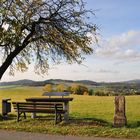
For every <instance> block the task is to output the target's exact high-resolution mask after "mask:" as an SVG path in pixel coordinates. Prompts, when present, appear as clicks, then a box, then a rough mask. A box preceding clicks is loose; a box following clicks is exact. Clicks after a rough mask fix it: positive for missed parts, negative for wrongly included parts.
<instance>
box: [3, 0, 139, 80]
mask: <svg viewBox="0 0 140 140" xmlns="http://www.w3.org/2000/svg"><path fill="white" fill-rule="evenodd" d="M86 3H87V4H86V7H87V8H88V9H93V10H95V14H96V17H95V18H93V19H90V20H91V21H92V22H93V23H96V24H97V25H98V26H99V28H100V31H99V33H100V35H99V36H98V39H99V47H97V48H96V49H95V50H94V54H92V55H91V56H86V60H85V61H84V62H83V64H82V65H77V64H73V65H68V64H66V63H62V64H60V65H50V70H49V71H48V74H47V75H44V76H43V77H42V76H38V75H35V74H34V72H33V68H32V66H30V68H29V70H28V72H25V73H19V72H16V74H15V76H14V77H12V76H9V75H8V72H7V73H5V75H4V76H3V78H2V80H1V81H15V80H19V79H32V80H46V79H50V78H55V79H57V78H58V79H71V80H81V79H85V80H93V81H107V82H110V81H125V80H130V79H139V78H140V14H139V11H140V10H139V6H140V0H86ZM92 47H93V48H95V46H94V45H92Z"/></svg>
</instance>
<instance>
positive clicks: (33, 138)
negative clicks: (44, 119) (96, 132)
mask: <svg viewBox="0 0 140 140" xmlns="http://www.w3.org/2000/svg"><path fill="white" fill-rule="evenodd" d="M0 140H128V139H117V138H96V137H78V136H58V135H47V134H40V133H29V132H16V131H6V130H0ZM135 140H136V139H135ZM137 140H138V139H137Z"/></svg>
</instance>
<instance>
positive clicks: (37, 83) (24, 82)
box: [0, 79, 98, 86]
mask: <svg viewBox="0 0 140 140" xmlns="http://www.w3.org/2000/svg"><path fill="white" fill-rule="evenodd" d="M49 83H51V84H56V83H57V84H59V83H69V84H72V83H79V84H87V85H97V84H98V83H97V82H94V81H90V80H78V81H73V80H62V79H49V80H45V81H33V80H28V79H24V80H18V81H13V82H0V86H10V85H22V86H44V85H45V84H49Z"/></svg>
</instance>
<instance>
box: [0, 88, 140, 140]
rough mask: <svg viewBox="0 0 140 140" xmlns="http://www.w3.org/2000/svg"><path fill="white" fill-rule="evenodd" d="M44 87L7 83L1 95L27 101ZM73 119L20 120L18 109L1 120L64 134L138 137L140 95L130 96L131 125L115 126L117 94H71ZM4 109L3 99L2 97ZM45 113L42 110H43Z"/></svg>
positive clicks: (0, 125) (0, 124)
mask: <svg viewBox="0 0 140 140" xmlns="http://www.w3.org/2000/svg"><path fill="white" fill-rule="evenodd" d="M42 93H43V90H42V87H19V86H17V87H12V86H10V87H7V88H5V87H3V88H1V89H0V99H2V98H11V99H12V101H24V99H25V98H27V97H39V96H41V95H42ZM71 96H72V97H73V98H74V100H73V101H72V102H70V121H69V122H67V123H65V122H62V123H60V124H58V125H56V126H54V123H53V119H51V120H50V119H49V120H48V119H46V118H44V117H42V118H41V119H35V120H33V119H31V118H30V114H28V116H29V117H28V118H27V119H26V120H24V119H23V120H22V121H20V122H16V116H15V112H14V110H12V113H10V115H9V119H8V120H2V119H1V121H0V129H8V130H18V131H30V132H42V133H48V134H62V135H84V136H106V137H129V138H132V137H137V138H140V108H139V106H140V96H126V116H127V121H128V125H127V126H126V127H123V128H114V127H113V126H112V124H113V116H114V97H112V96H105V97H101V96H87V95H81V96H80V95H71ZM0 110H1V100H0ZM40 115H42V114H40Z"/></svg>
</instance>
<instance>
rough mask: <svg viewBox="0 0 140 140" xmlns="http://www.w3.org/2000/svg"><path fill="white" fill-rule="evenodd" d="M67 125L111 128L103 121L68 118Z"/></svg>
mask: <svg viewBox="0 0 140 140" xmlns="http://www.w3.org/2000/svg"><path fill="white" fill-rule="evenodd" d="M68 124H75V125H80V126H81V125H88V126H89V125H92V126H93V125H94V126H111V124H110V123H109V122H107V121H105V120H102V119H97V118H70V120H69V121H68Z"/></svg>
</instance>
